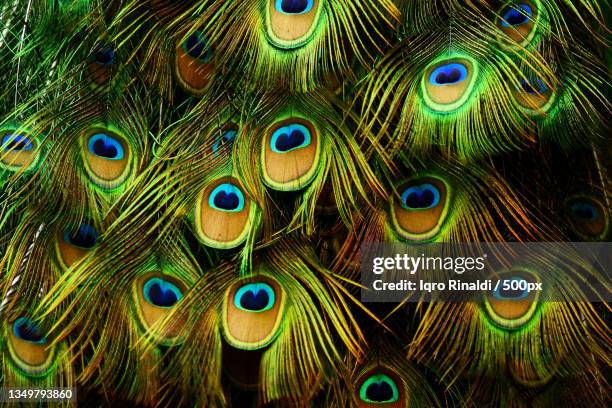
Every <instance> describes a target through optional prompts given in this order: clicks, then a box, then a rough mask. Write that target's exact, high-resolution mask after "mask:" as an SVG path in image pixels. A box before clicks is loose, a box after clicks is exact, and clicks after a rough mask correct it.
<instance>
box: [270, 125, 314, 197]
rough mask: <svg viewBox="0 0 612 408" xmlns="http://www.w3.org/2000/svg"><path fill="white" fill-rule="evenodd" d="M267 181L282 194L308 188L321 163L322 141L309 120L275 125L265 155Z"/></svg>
mask: <svg viewBox="0 0 612 408" xmlns="http://www.w3.org/2000/svg"><path fill="white" fill-rule="evenodd" d="M261 162H262V163H261V165H262V170H263V181H264V183H265V184H266V185H267V186H268V187H271V188H273V189H275V190H279V191H295V190H299V189H301V188H303V187H304V186H306V185H308V184H309V183H310V182H311V181H312V180H313V178H314V177H315V176H316V174H317V172H318V169H319V166H320V163H321V146H320V138H319V137H318V134H317V132H316V129H315V126H314V125H313V124H312V123H311V122H310V121H308V120H306V119H302V118H298V117H292V118H288V119H285V120H281V121H279V122H277V123H275V124H273V125H272V126H271V127H270V128H269V130H268V132H267V133H266V137H265V139H264V143H263V144H262V152H261Z"/></svg>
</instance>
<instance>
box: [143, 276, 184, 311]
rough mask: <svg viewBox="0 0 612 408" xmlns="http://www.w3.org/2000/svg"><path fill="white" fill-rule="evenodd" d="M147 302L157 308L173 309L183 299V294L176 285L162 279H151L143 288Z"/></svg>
mask: <svg viewBox="0 0 612 408" xmlns="http://www.w3.org/2000/svg"><path fill="white" fill-rule="evenodd" d="M143 292H144V293H143V294H144V297H145V299H146V300H147V302H149V303H150V304H152V305H154V306H157V307H172V306H174V305H175V304H176V303H177V302H178V301H179V300H181V299H182V298H183V292H182V291H181V290H180V289H179V288H178V286H176V285H175V284H174V283H172V282H169V281H167V280H165V279H162V278H157V277H156V278H151V279H149V280H148V281H147V282H146V283H145V284H144V287H143Z"/></svg>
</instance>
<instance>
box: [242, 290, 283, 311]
mask: <svg viewBox="0 0 612 408" xmlns="http://www.w3.org/2000/svg"><path fill="white" fill-rule="evenodd" d="M275 299H276V298H275V294H274V289H272V287H271V286H270V285H268V284H267V283H248V284H246V285H244V286H242V287H241V288H240V289H238V290H237V291H236V295H235V296H234V305H235V306H236V307H237V308H239V309H241V310H245V311H247V312H263V311H266V310H269V309H271V308H272V306H274V302H275Z"/></svg>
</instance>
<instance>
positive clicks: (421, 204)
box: [402, 183, 440, 210]
mask: <svg viewBox="0 0 612 408" xmlns="http://www.w3.org/2000/svg"><path fill="white" fill-rule="evenodd" d="M439 202H440V191H439V190H438V188H437V187H435V186H434V185H433V184H429V183H425V184H421V185H418V186H412V187H408V188H407V189H405V190H404V191H403V192H402V207H404V208H406V209H409V210H427V209H429V208H433V207H435V206H436V205H438V203H439Z"/></svg>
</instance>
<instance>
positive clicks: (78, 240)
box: [64, 224, 98, 249]
mask: <svg viewBox="0 0 612 408" xmlns="http://www.w3.org/2000/svg"><path fill="white" fill-rule="evenodd" d="M64 241H65V242H66V243H68V244H70V245H74V246H76V247H79V248H84V249H91V248H93V247H94V246H95V245H96V242H97V241H98V232H97V231H96V229H95V228H94V227H92V226H91V225H89V224H81V225H79V228H78V230H77V231H76V232H74V231H70V230H65V231H64Z"/></svg>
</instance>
